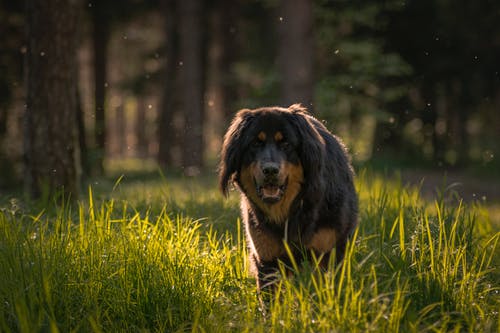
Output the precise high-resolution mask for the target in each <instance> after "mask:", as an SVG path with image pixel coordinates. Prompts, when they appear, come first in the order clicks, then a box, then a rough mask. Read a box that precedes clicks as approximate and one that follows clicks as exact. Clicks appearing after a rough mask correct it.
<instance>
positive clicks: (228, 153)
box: [219, 109, 252, 196]
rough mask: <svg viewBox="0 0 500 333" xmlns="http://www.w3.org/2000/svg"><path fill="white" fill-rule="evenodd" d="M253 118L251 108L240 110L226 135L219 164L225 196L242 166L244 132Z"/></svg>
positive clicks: (221, 187)
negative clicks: (231, 181) (235, 174)
mask: <svg viewBox="0 0 500 333" xmlns="http://www.w3.org/2000/svg"><path fill="white" fill-rule="evenodd" d="M251 119H252V115H251V112H250V110H249V109H243V110H240V111H238V113H237V114H236V116H235V117H234V119H233V121H232V122H231V125H230V126H229V128H228V130H227V132H226V134H225V135H224V142H223V143H222V151H221V157H220V164H219V188H220V190H221V192H222V193H223V194H224V195H225V196H227V195H228V186H229V181H230V180H231V178H232V176H233V175H234V173H236V172H238V170H239V168H240V167H241V157H242V156H241V155H242V150H243V149H242V143H243V139H244V135H243V132H244V130H245V129H246V128H247V127H248V124H249V123H250V120H251Z"/></svg>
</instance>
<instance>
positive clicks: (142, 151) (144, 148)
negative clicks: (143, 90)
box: [135, 97, 148, 158]
mask: <svg viewBox="0 0 500 333" xmlns="http://www.w3.org/2000/svg"><path fill="white" fill-rule="evenodd" d="M146 110H147V99H146V98H144V97H141V98H139V99H138V101H137V114H136V116H137V117H136V121H135V137H136V151H137V156H138V157H139V158H146V157H148V139H147V137H146V126H147V125H146V112H147V111H146Z"/></svg>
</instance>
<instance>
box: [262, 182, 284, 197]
mask: <svg viewBox="0 0 500 333" xmlns="http://www.w3.org/2000/svg"><path fill="white" fill-rule="evenodd" d="M262 194H263V195H264V196H265V197H277V196H279V194H280V188H279V187H278V186H276V185H267V186H264V187H263V188H262Z"/></svg>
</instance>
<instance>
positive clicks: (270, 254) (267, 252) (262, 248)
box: [247, 226, 285, 261]
mask: <svg viewBox="0 0 500 333" xmlns="http://www.w3.org/2000/svg"><path fill="white" fill-rule="evenodd" d="M247 234H248V235H249V236H250V237H247V239H248V240H249V245H250V247H251V248H252V249H253V253H255V254H256V255H257V257H258V259H259V261H271V260H273V259H275V258H277V257H280V256H282V255H284V254H285V248H284V246H283V242H282V240H281V239H279V238H278V237H276V236H274V235H273V234H272V233H269V232H262V230H259V229H254V228H249V227H248V226H247Z"/></svg>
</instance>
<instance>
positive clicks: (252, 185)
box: [219, 104, 358, 290]
mask: <svg viewBox="0 0 500 333" xmlns="http://www.w3.org/2000/svg"><path fill="white" fill-rule="evenodd" d="M353 179H354V171H353V168H352V166H351V162H350V158H349V155H348V153H347V149H346V147H345V146H344V144H343V143H342V141H341V140H340V139H339V138H337V137H336V136H334V135H332V134H331V133H330V132H329V131H328V130H327V128H326V127H325V126H324V125H323V124H322V123H321V122H320V121H318V120H317V119H316V118H314V117H313V116H312V115H310V114H309V113H308V112H307V110H306V109H305V108H304V107H302V106H301V105H300V104H294V105H291V106H290V107H288V108H282V107H262V108H258V109H253V110H250V109H243V110H241V111H239V112H238V113H237V114H236V116H235V117H234V119H233V121H232V122H231V125H230V126H229V128H228V130H227V132H226V134H225V136H224V140H223V144H222V150H221V159H220V165H219V187H220V190H221V191H222V193H223V194H224V195H225V196H226V197H227V196H228V191H229V186H230V184H231V183H232V184H234V185H235V187H237V188H238V190H239V191H240V193H241V215H242V221H243V223H244V226H245V233H246V241H247V243H248V248H249V257H250V264H251V265H250V266H251V271H252V272H253V274H254V276H255V277H256V280H257V288H258V289H259V290H262V289H263V288H265V287H266V286H269V285H273V284H274V282H276V276H277V273H278V272H279V262H280V261H281V262H282V263H284V264H285V267H286V266H288V267H292V266H291V265H292V259H293V260H294V261H295V263H303V261H304V260H307V259H308V258H309V259H311V256H315V258H316V259H317V260H318V262H319V266H321V268H325V269H326V268H327V266H328V262H329V260H330V256H331V254H332V252H333V250H335V260H336V262H337V263H338V262H341V260H342V258H343V256H344V252H345V247H346V243H347V241H348V239H349V236H350V235H351V234H352V233H353V231H354V230H355V228H356V226H357V215H358V199H357V194H356V191H355V187H354V183H353ZM292 257H293V258H292Z"/></svg>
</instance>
